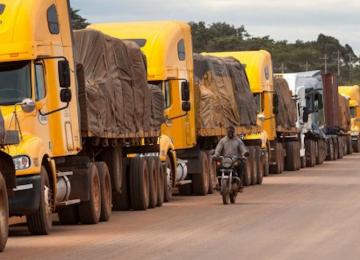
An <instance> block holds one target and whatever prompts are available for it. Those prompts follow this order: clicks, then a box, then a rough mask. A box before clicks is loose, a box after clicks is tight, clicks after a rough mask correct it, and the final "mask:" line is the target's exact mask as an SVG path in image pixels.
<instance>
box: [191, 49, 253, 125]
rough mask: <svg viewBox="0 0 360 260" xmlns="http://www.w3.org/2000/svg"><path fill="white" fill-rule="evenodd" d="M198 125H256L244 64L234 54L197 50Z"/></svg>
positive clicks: (195, 60)
mask: <svg viewBox="0 0 360 260" xmlns="http://www.w3.org/2000/svg"><path fill="white" fill-rule="evenodd" d="M194 74H195V91H196V100H197V102H196V106H197V113H198V114H197V118H198V121H197V128H201V129H206V128H222V127H227V126H229V125H233V126H251V125H256V103H255V100H254V98H253V95H252V94H251V91H250V87H249V83H248V80H247V77H246V73H245V71H244V67H243V66H242V65H241V64H240V63H239V62H238V61H236V60H234V59H232V58H218V57H212V56H204V55H199V54H194Z"/></svg>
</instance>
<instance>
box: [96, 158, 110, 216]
mask: <svg viewBox="0 0 360 260" xmlns="http://www.w3.org/2000/svg"><path fill="white" fill-rule="evenodd" d="M95 164H96V167H97V169H98V173H99V178H100V189H101V214H100V221H109V219H110V216H111V208H112V190H111V178H110V173H109V168H108V167H107V165H106V163H105V162H96V163H95Z"/></svg>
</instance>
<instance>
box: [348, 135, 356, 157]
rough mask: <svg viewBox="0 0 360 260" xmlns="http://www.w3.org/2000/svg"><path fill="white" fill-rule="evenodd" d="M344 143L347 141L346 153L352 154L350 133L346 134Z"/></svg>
mask: <svg viewBox="0 0 360 260" xmlns="http://www.w3.org/2000/svg"><path fill="white" fill-rule="evenodd" d="M346 143H347V147H348V150H347V154H352V153H353V152H354V150H353V146H352V139H351V135H347V136H346Z"/></svg>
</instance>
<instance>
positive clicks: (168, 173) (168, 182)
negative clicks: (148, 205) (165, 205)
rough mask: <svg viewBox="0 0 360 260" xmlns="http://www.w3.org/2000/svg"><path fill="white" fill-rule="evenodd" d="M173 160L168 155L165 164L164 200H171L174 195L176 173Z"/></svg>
mask: <svg viewBox="0 0 360 260" xmlns="http://www.w3.org/2000/svg"><path fill="white" fill-rule="evenodd" d="M173 171H174V170H173V167H172V162H171V159H170V157H169V156H166V164H165V165H164V169H163V173H164V182H163V183H164V202H170V201H171V199H172V196H173V190H172V184H173V178H174V176H175V173H174V172H173Z"/></svg>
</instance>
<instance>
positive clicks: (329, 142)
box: [326, 138, 334, 161]
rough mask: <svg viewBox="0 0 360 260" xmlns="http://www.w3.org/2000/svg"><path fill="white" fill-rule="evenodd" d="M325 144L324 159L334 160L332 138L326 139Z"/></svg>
mask: <svg viewBox="0 0 360 260" xmlns="http://www.w3.org/2000/svg"><path fill="white" fill-rule="evenodd" d="M326 145H327V153H326V160H327V161H333V160H334V142H333V139H332V138H329V139H327V140H326Z"/></svg>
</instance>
